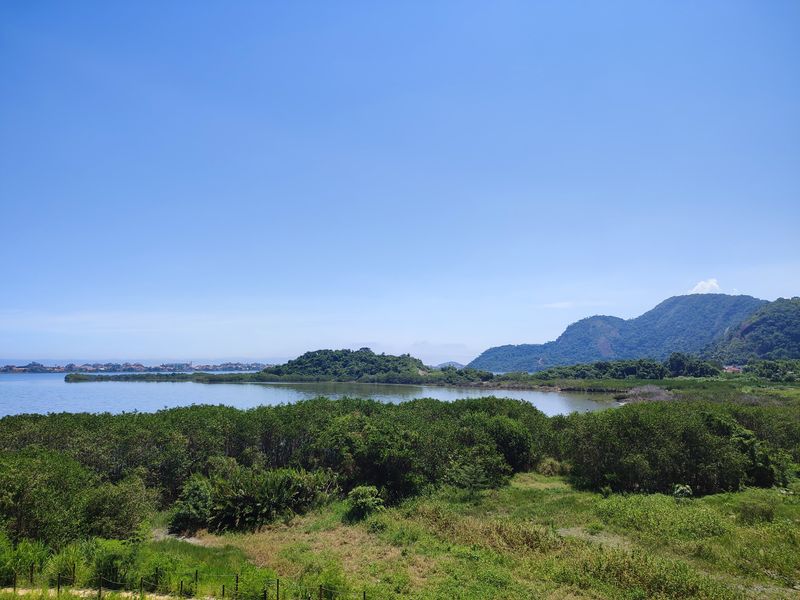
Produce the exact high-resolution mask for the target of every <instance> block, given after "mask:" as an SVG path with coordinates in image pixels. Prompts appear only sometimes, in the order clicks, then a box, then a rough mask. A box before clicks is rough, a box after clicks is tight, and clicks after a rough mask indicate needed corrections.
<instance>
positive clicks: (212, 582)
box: [8, 568, 372, 600]
mask: <svg viewBox="0 0 800 600" xmlns="http://www.w3.org/2000/svg"><path fill="white" fill-rule="evenodd" d="M20 575H21V574H20V573H18V572H16V571H15V572H14V573H13V578H12V581H10V582H8V583H11V585H10V586H9V587H10V588H11V591H13V593H14V594H20V595H22V594H27V593H29V592H31V591H41V592H42V593H45V594H48V595H52V594H53V593H55V595H56V596H59V595H61V594H62V593H70V592H71V593H73V594H78V595H80V596H82V597H91V596H95V595H96V597H97V599H98V600H102V598H103V596H104V595H107V594H116V595H125V596H127V597H131V598H135V597H137V596H138V597H140V598H146V597H148V596H150V597H151V598H152V597H174V598H187V599H190V598H195V599H198V600H199V599H204V600H222V599H225V600H367V599H368V598H369V599H370V600H371V599H372V596H370V595H368V593H367V591H366V590H358V591H357V590H353V589H348V588H345V587H343V586H342V587H337V586H331V585H322V584H315V585H312V584H309V582H307V581H302V580H299V579H293V578H288V577H286V578H284V577H266V578H260V579H257V578H256V577H255V576H253V575H252V574H248V575H243V574H241V573H224V572H213V571H201V570H200V569H196V570H195V571H194V573H184V574H183V575H185V576H184V577H181V576H180V574H178V575H176V574H175V573H169V572H159V571H158V570H157V571H156V572H155V577H154V579H155V580H153V579H149V578H146V577H141V576H140V577H139V578H138V580H131V579H130V578H128V577H122V578H121V581H120V580H118V579H117V578H114V577H106V576H105V575H99V576H98V575H93V576H90V577H88V578H87V579H86V580H85V581H83V582H79V581H77V578H76V577H75V575H74V574H73V575H64V574H62V573H58V574H55V575H53V574H47V573H43V572H42V573H36V572H35V571H34V569H33V568H31V569H30V570H29V571H28V572H27V573H24V574H23V575H22V576H20Z"/></svg>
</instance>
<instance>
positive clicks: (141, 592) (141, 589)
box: [139, 577, 144, 598]
mask: <svg viewBox="0 0 800 600" xmlns="http://www.w3.org/2000/svg"><path fill="white" fill-rule="evenodd" d="M139 597H140V598H144V577H139Z"/></svg>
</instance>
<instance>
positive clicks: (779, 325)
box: [706, 298, 800, 364]
mask: <svg viewBox="0 0 800 600" xmlns="http://www.w3.org/2000/svg"><path fill="white" fill-rule="evenodd" d="M706 354H707V355H708V356H709V357H711V358H714V359H717V360H720V361H722V362H724V363H727V364H744V363H746V362H747V361H749V360H753V359H769V360H780V359H790V358H800V298H791V299H786V298H778V299H777V300H776V301H775V302H770V303H769V304H767V305H765V306H762V307H761V308H760V309H759V310H757V311H756V312H755V313H753V314H752V315H751V316H750V317H748V318H747V319H745V320H744V321H743V322H742V323H741V324H740V325H739V326H738V327H736V328H735V329H733V330H732V331H729V332H728V333H727V334H726V335H725V336H724V337H723V339H722V340H721V341H719V342H718V343H717V344H715V345H714V346H713V347H712V348H711V349H709V350H708V351H707V352H706Z"/></svg>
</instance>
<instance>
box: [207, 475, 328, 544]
mask: <svg viewBox="0 0 800 600" xmlns="http://www.w3.org/2000/svg"><path fill="white" fill-rule="evenodd" d="M334 486H335V477H334V476H333V474H331V473H330V472H328V471H317V472H316V473H314V474H309V473H306V472H305V471H302V470H295V469H270V470H262V469H258V468H251V467H242V466H239V465H232V466H231V467H230V469H229V470H228V472H226V473H222V474H219V473H217V474H212V477H211V498H212V503H211V510H210V514H209V518H208V525H209V528H210V529H211V530H213V531H226V530H250V531H253V530H257V529H259V528H260V527H261V526H262V525H265V524H267V523H270V522H272V521H274V520H275V519H277V518H278V517H280V516H283V515H291V514H293V513H298V512H304V511H306V510H308V509H309V508H311V507H312V506H313V505H314V504H315V503H316V502H317V501H318V500H320V499H321V498H326V497H327V495H328V494H329V493H330V491H331V489H332V488H333V487H334Z"/></svg>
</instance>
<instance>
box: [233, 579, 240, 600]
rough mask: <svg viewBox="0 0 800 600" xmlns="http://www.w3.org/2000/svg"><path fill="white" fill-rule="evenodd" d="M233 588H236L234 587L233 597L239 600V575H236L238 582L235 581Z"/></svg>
mask: <svg viewBox="0 0 800 600" xmlns="http://www.w3.org/2000/svg"><path fill="white" fill-rule="evenodd" d="M233 586H234V587H233V597H234V598H238V597H239V574H238V573H237V574H236V580H235V581H234V583H233Z"/></svg>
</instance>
